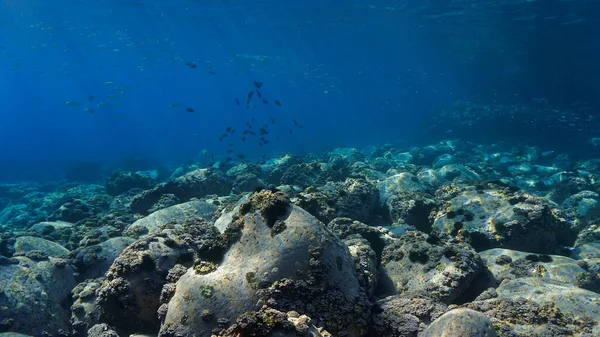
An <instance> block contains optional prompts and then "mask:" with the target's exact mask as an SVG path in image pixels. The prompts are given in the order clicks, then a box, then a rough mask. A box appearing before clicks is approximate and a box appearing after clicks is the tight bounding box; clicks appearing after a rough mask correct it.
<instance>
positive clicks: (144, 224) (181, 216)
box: [124, 200, 217, 238]
mask: <svg viewBox="0 0 600 337" xmlns="http://www.w3.org/2000/svg"><path fill="white" fill-rule="evenodd" d="M216 211H217V206H215V205H213V204H210V203H207V202H206V201H201V200H192V201H188V202H185V203H183V204H179V205H174V206H171V207H167V208H163V209H161V210H158V211H156V212H154V213H152V214H150V215H148V216H146V217H143V218H141V219H139V220H137V221H136V222H134V223H132V224H131V225H130V226H129V227H127V229H126V230H125V232H124V234H125V235H127V236H131V237H134V238H139V237H142V236H145V235H148V234H152V233H156V232H160V231H161V230H162V229H163V228H164V226H165V225H166V224H168V223H170V222H173V221H184V220H186V219H193V218H203V219H206V220H209V221H210V220H212V217H213V214H214V213H215V212H216Z"/></svg>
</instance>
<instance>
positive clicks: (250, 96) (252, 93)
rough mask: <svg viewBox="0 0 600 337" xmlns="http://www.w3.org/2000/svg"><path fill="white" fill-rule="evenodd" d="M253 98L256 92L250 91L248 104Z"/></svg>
mask: <svg viewBox="0 0 600 337" xmlns="http://www.w3.org/2000/svg"><path fill="white" fill-rule="evenodd" d="M252 96H254V90H250V92H248V102H250V100H251V99H252Z"/></svg>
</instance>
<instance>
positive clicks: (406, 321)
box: [369, 295, 447, 337]
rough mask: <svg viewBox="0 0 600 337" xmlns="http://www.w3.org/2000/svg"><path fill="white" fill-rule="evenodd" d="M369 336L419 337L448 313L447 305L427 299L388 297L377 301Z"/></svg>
mask: <svg viewBox="0 0 600 337" xmlns="http://www.w3.org/2000/svg"><path fill="white" fill-rule="evenodd" d="M376 306H377V310H375V311H374V313H373V315H372V318H371V324H370V334H369V336H390V337H391V336H402V337H417V336H418V334H419V332H421V331H423V330H424V329H425V328H426V327H427V326H428V325H429V324H431V322H432V321H434V320H435V319H437V318H438V317H440V316H441V315H442V314H444V312H446V309H447V307H446V305H445V304H443V303H441V302H436V301H434V300H431V299H427V298H419V297H403V296H399V295H394V296H388V297H386V298H383V299H381V300H379V301H377V304H376Z"/></svg>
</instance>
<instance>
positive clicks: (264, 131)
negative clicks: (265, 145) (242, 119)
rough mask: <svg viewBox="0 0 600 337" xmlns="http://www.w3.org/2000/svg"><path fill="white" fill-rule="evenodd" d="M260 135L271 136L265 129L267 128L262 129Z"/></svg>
mask: <svg viewBox="0 0 600 337" xmlns="http://www.w3.org/2000/svg"><path fill="white" fill-rule="evenodd" d="M259 134H261V135H268V134H269V131H267V129H265V128H261V129H260V130H259Z"/></svg>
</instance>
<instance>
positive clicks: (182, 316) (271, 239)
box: [161, 191, 360, 335]
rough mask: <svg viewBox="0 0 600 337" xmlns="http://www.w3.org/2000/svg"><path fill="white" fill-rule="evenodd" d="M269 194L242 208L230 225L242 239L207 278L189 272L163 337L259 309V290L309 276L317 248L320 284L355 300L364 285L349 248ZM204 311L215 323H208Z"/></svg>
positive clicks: (174, 300)
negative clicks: (336, 287) (334, 287)
mask: <svg viewBox="0 0 600 337" xmlns="http://www.w3.org/2000/svg"><path fill="white" fill-rule="evenodd" d="M271 195H273V194H272V193H271V192H269V191H263V192H260V193H258V194H255V195H253V196H252V197H251V198H250V201H251V202H250V203H247V204H246V205H244V206H242V207H241V211H240V215H239V217H234V219H235V218H237V219H238V220H236V221H234V222H233V223H232V225H230V228H234V227H231V226H234V225H235V226H237V228H241V233H240V236H239V239H236V240H235V242H234V243H233V245H232V246H231V248H230V249H229V251H228V252H227V253H226V254H225V257H224V258H223V261H222V262H221V263H220V265H219V266H218V267H217V268H216V269H214V270H212V271H208V273H205V272H198V271H197V270H195V269H194V268H191V269H189V270H188V271H187V272H186V273H185V275H183V276H182V277H181V278H180V279H179V281H178V282H177V284H176V291H175V294H174V295H173V297H172V299H171V300H170V302H169V304H168V311H167V313H166V317H165V320H164V323H163V325H162V329H161V331H162V332H163V333H164V332H165V331H167V330H168V329H175V331H178V332H180V333H183V334H184V335H193V334H202V333H203V331H211V329H213V328H214V327H216V325H217V322H216V318H221V319H229V320H234V319H235V318H236V317H237V316H238V315H241V314H242V313H244V312H246V311H251V310H256V309H257V303H258V302H259V300H260V296H259V289H260V288H262V287H265V286H268V285H269V284H273V283H274V282H275V283H276V282H277V281H279V280H282V279H284V278H287V279H290V280H296V279H300V278H302V277H303V276H306V275H309V274H310V273H309V272H310V271H311V265H309V262H310V261H312V259H313V258H315V257H316V256H315V255H314V254H315V251H314V249H315V248H318V249H320V250H321V253H320V255H318V256H319V261H320V263H321V264H322V265H323V269H322V273H324V274H322V276H323V277H324V280H323V283H322V284H323V285H327V284H329V285H333V284H337V285H339V289H341V290H342V291H343V296H345V297H346V298H347V300H349V301H354V298H355V297H356V296H357V295H358V294H359V292H360V286H359V282H358V279H357V276H356V273H355V267H354V259H353V258H352V256H351V254H350V252H349V251H348V248H347V247H346V246H345V245H344V244H343V243H342V242H341V241H340V240H339V239H338V238H337V237H336V236H335V235H333V234H332V233H331V232H329V231H328V230H327V229H326V227H325V225H323V224H322V223H321V222H319V221H318V220H317V219H315V218H314V217H313V216H311V215H310V214H308V213H307V212H306V211H304V210H302V209H300V208H298V207H295V206H291V205H289V204H287V205H286V202H285V201H283V200H281V201H278V200H279V199H271V198H272V196H271ZM274 196H275V198H278V197H277V195H276V194H274ZM269 205H271V206H269ZM277 205H280V206H277ZM254 210H256V211H254ZM261 214H262V215H261ZM276 228H277V229H276ZM275 229H276V230H275ZM311 263H313V262H311ZM319 270H321V269H319ZM313 272H314V271H313ZM206 310H209V311H210V312H211V313H212V314H211V316H214V317H215V318H214V319H206V316H205V315H203V313H205V312H206Z"/></svg>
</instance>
